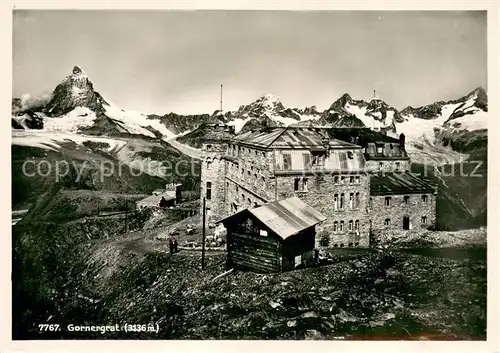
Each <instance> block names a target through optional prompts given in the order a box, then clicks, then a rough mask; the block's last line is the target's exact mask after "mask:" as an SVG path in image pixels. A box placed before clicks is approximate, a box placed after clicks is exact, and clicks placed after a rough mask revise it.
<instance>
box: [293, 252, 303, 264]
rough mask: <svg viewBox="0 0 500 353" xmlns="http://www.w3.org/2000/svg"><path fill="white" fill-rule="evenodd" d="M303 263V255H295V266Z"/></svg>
mask: <svg viewBox="0 0 500 353" xmlns="http://www.w3.org/2000/svg"><path fill="white" fill-rule="evenodd" d="M301 263H302V255H297V256H295V259H294V266H295V267H297V266H299V265H300V264H301Z"/></svg>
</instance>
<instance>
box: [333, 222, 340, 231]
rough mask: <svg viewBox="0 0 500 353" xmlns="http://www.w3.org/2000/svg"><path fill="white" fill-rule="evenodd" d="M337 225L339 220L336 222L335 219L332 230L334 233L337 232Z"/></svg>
mask: <svg viewBox="0 0 500 353" xmlns="http://www.w3.org/2000/svg"><path fill="white" fill-rule="evenodd" d="M338 227H339V222H337V221H335V222H333V232H334V233H337V232H338Z"/></svg>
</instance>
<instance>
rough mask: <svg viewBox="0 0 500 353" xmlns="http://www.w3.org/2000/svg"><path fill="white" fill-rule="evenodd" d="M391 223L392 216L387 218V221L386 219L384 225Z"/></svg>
mask: <svg viewBox="0 0 500 353" xmlns="http://www.w3.org/2000/svg"><path fill="white" fill-rule="evenodd" d="M390 224H391V219H390V218H386V219H385V221H384V225H385V226H389V225H390Z"/></svg>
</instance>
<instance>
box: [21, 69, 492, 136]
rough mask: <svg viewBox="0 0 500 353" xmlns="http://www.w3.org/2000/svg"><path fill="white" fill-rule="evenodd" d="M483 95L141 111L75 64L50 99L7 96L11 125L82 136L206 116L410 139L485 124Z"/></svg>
mask: <svg viewBox="0 0 500 353" xmlns="http://www.w3.org/2000/svg"><path fill="white" fill-rule="evenodd" d="M487 109H488V104H487V95H486V92H485V91H484V90H483V89H482V88H477V89H475V90H473V91H471V92H470V93H468V94H467V95H465V96H463V97H460V98H458V99H455V100H451V101H447V102H443V101H439V102H435V103H432V104H429V105H425V106H422V107H411V106H409V107H406V108H404V109H403V110H401V111H398V110H397V109H396V108H394V107H392V106H390V105H389V104H387V103H386V102H384V101H383V100H381V99H378V98H373V99H371V100H369V101H364V100H357V99H353V98H352V97H351V96H350V95H349V94H347V93H346V94H344V95H342V96H341V97H340V98H339V99H337V100H336V101H334V102H333V103H332V105H331V106H330V107H329V108H328V109H326V110H325V111H318V110H317V108H316V107H315V106H312V107H307V108H287V107H285V106H284V105H283V103H282V102H281V101H280V100H279V99H278V98H277V97H276V96H273V95H271V94H266V95H264V96H261V97H259V98H258V99H257V100H255V101H254V102H252V103H250V104H248V105H242V106H240V107H239V109H238V110H236V111H228V112H225V113H224V114H222V113H221V112H220V111H215V112H213V113H211V114H210V113H206V114H196V115H181V114H176V113H173V112H171V113H168V114H165V115H156V114H144V113H139V112H132V111H128V110H124V109H121V108H119V107H117V106H116V105H114V104H112V103H111V102H110V101H109V100H107V99H106V98H104V97H103V95H101V94H100V93H99V92H97V91H96V90H95V89H94V86H93V84H92V82H91V81H90V79H89V77H88V76H87V75H86V74H85V73H84V72H83V70H82V69H81V68H80V67H78V66H75V67H74V68H73V71H72V73H71V74H70V75H69V76H67V77H66V78H65V79H64V80H63V81H62V82H61V83H60V84H59V85H58V86H57V87H56V88H55V90H54V91H53V93H52V95H51V96H50V97H45V98H40V99H34V100H33V99H32V100H29V101H26V99H23V98H13V100H12V113H13V114H12V128H13V129H17V130H23V129H24V130H42V131H59V132H74V133H82V134H88V135H103V136H124V137H125V136H131V137H133V136H134V135H138V136H142V137H150V138H163V139H171V138H175V137H177V136H180V135H184V134H187V133H190V132H193V131H194V130H196V129H198V128H201V129H203V128H204V126H205V125H206V124H207V123H209V122H222V123H227V124H230V125H234V127H235V130H236V132H241V131H243V132H245V131H248V130H252V129H258V128H261V127H264V126H289V125H292V126H301V125H305V126H333V127H368V128H371V129H374V130H379V131H384V132H387V133H390V134H399V133H401V132H404V133H405V134H406V135H407V136H408V137H409V139H410V140H412V139H418V138H420V137H422V136H426V137H429V136H430V135H433V134H434V132H435V130H436V129H440V130H443V129H444V130H452V131H469V132H470V131H474V130H482V129H486V128H487V119H486V116H487V114H486V113H487Z"/></svg>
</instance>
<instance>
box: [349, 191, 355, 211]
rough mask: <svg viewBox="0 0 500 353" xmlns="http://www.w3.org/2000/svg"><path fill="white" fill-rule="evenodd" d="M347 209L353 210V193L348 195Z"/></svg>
mask: <svg viewBox="0 0 500 353" xmlns="http://www.w3.org/2000/svg"><path fill="white" fill-rule="evenodd" d="M349 207H350V208H354V193H353V192H351V193H350V194H349Z"/></svg>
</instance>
